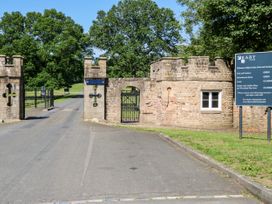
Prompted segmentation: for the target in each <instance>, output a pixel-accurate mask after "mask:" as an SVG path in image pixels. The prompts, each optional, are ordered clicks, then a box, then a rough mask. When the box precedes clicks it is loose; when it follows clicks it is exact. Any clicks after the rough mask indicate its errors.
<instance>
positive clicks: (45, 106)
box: [43, 89, 47, 108]
mask: <svg viewBox="0 0 272 204" xmlns="http://www.w3.org/2000/svg"><path fill="white" fill-rule="evenodd" d="M46 92H47V90H46V89H45V90H44V96H43V97H44V108H47V103H46V102H47V100H46V98H47V94H46Z"/></svg>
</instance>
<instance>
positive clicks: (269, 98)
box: [235, 52, 272, 106]
mask: <svg viewBox="0 0 272 204" xmlns="http://www.w3.org/2000/svg"><path fill="white" fill-rule="evenodd" d="M235 98H236V105H237V106H272V52H257V53H241V54H236V55H235Z"/></svg>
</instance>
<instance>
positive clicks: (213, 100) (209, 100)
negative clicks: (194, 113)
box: [201, 91, 221, 110]
mask: <svg viewBox="0 0 272 204" xmlns="http://www.w3.org/2000/svg"><path fill="white" fill-rule="evenodd" d="M201 100H202V102H201V109H203V110H220V109H221V92H218V91H210V92H207V91H203V92H202V97H201Z"/></svg>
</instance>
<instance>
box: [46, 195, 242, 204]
mask: <svg viewBox="0 0 272 204" xmlns="http://www.w3.org/2000/svg"><path fill="white" fill-rule="evenodd" d="M219 198H221V199H231V198H244V196H243V195H208V196H197V195H187V196H161V197H150V198H119V199H117V198H112V199H91V200H79V201H57V202H47V203H41V204H62V203H63V204H88V203H104V202H105V203H106V202H111V203H114V202H124V203H126V202H127V203H129V202H133V201H154V200H159V201H167V200H185V199H219Z"/></svg>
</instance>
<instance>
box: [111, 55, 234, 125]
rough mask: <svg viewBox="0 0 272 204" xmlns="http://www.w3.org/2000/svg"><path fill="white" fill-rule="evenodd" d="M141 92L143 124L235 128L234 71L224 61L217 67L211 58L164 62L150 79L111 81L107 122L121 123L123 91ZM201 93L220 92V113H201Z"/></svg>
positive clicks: (153, 65) (174, 59) (212, 111)
mask: <svg viewBox="0 0 272 204" xmlns="http://www.w3.org/2000/svg"><path fill="white" fill-rule="evenodd" d="M127 86H134V87H137V88H138V89H139V90H140V97H141V99H140V123H143V124H156V125H166V126H176V127H188V128H192V127H193V128H201V129H222V128H231V127H232V125H233V117H232V114H233V112H232V111H233V85H232V71H231V70H230V69H228V68H227V67H226V65H225V63H224V61H223V60H221V59H217V60H216V61H215V64H214V66H211V65H210V61H209V58H208V57H191V58H190V59H189V62H188V64H186V63H185V62H184V60H182V59H180V58H162V59H161V60H159V61H157V62H155V63H153V64H152V65H151V70H150V79H109V84H108V87H107V89H106V90H107V91H106V107H107V108H106V119H107V120H108V121H111V122H120V120H121V97H120V96H121V90H122V89H123V88H126V87H127ZM202 91H220V92H221V93H222V108H221V110H219V111H214V110H210V111H206V110H205V111H203V110H202V109H201V92H202Z"/></svg>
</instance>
